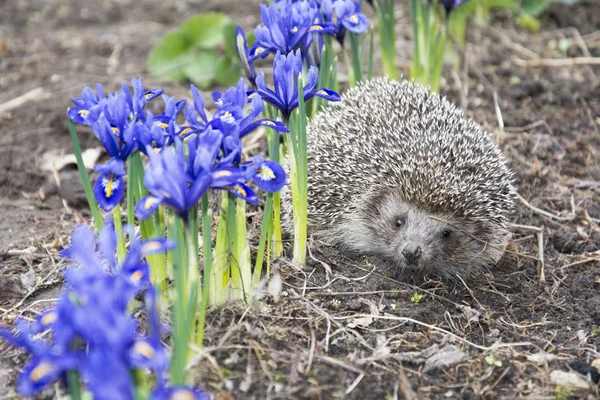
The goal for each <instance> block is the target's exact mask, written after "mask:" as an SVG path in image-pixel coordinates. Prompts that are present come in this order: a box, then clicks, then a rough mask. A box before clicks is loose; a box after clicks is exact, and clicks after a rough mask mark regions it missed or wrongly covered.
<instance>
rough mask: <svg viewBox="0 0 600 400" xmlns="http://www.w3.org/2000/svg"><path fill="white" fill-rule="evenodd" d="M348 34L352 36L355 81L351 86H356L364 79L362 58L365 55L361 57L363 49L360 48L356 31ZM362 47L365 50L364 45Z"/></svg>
mask: <svg viewBox="0 0 600 400" xmlns="http://www.w3.org/2000/svg"><path fill="white" fill-rule="evenodd" d="M348 36H349V37H350V48H351V49H352V79H353V81H354V82H353V83H354V84H352V82H351V84H350V86H355V85H356V84H357V83H359V82H360V81H362V76H363V75H362V74H363V73H362V60H363V57H361V53H362V54H364V53H363V51H362V50H361V49H360V48H359V47H360V46H359V44H358V35H357V34H355V33H351V32H349V33H348ZM362 49H363V50H364V46H362Z"/></svg>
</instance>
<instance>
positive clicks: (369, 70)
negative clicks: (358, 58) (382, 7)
mask: <svg viewBox="0 0 600 400" xmlns="http://www.w3.org/2000/svg"><path fill="white" fill-rule="evenodd" d="M373 36H374V35H373V30H372V29H370V30H369V59H368V60H369V61H368V64H367V80H371V78H372V77H373V53H374V51H375V50H374V48H373Z"/></svg>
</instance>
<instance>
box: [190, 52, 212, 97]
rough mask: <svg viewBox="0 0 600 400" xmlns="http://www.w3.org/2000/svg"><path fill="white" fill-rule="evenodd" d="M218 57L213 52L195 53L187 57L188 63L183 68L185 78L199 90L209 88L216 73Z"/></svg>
mask: <svg viewBox="0 0 600 400" xmlns="http://www.w3.org/2000/svg"><path fill="white" fill-rule="evenodd" d="M218 60H219V55H218V54H217V52H216V51H214V50H203V51H197V52H196V53H195V54H190V55H189V61H190V62H189V63H188V64H187V65H186V66H185V67H184V68H183V72H184V73H185V76H186V77H187V78H188V79H189V80H190V81H192V82H194V84H196V85H197V86H198V87H199V88H201V89H207V88H209V87H210V86H211V84H212V82H213V80H214V79H215V74H216V72H217V66H218Z"/></svg>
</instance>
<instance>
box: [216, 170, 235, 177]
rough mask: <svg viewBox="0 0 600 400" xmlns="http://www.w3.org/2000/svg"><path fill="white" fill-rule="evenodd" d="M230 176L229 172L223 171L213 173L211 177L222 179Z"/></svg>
mask: <svg viewBox="0 0 600 400" xmlns="http://www.w3.org/2000/svg"><path fill="white" fill-rule="evenodd" d="M231 175H232V172H231V171H227V170H223V171H217V172H215V173H214V175H213V178H222V177H224V176H231Z"/></svg>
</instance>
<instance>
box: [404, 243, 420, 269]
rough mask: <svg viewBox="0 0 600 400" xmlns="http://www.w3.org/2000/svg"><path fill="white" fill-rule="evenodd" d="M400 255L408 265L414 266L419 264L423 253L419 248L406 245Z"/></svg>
mask: <svg viewBox="0 0 600 400" xmlns="http://www.w3.org/2000/svg"><path fill="white" fill-rule="evenodd" d="M401 253H402V255H403V256H404V258H406V262H407V263H408V264H412V265H416V264H418V263H419V259H420V258H421V255H422V254H423V251H422V250H421V246H414V245H406V247H404V249H402V252H401Z"/></svg>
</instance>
